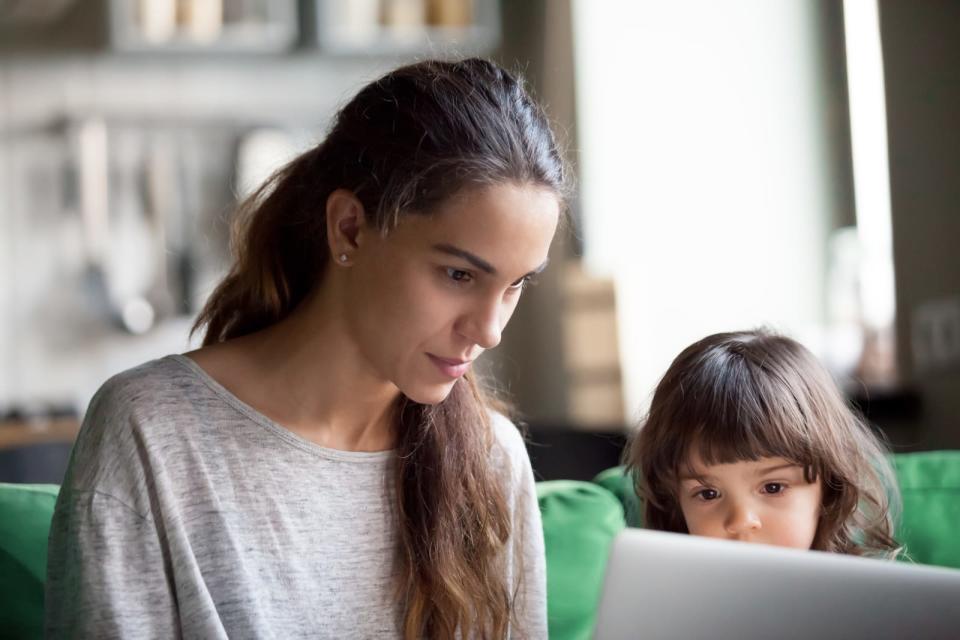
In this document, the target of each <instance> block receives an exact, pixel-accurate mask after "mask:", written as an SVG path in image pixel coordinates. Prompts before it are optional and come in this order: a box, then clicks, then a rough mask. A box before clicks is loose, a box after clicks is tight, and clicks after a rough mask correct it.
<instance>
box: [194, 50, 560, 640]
mask: <svg viewBox="0 0 960 640" xmlns="http://www.w3.org/2000/svg"><path fill="white" fill-rule="evenodd" d="M504 183H512V184H531V185H537V186H541V187H546V188H548V189H551V190H552V191H554V192H555V193H557V195H558V196H560V197H563V196H564V195H565V193H566V173H565V171H564V167H563V163H562V160H561V156H560V153H559V151H558V148H557V144H556V142H555V140H554V137H553V134H552V132H551V131H550V127H549V124H548V121H547V119H546V117H545V116H544V113H543V112H542V111H541V109H540V108H539V107H538V106H537V105H536V103H535V102H534V101H533V100H532V99H531V98H530V96H529V95H528V94H527V92H526V91H525V90H524V88H523V85H522V84H521V83H520V82H519V81H518V80H517V79H516V78H514V77H513V76H511V75H510V74H508V73H507V72H505V71H504V70H503V69H501V68H500V67H498V66H496V65H495V64H493V63H490V62H487V61H484V60H479V59H469V60H463V61H459V62H438V61H428V62H422V63H418V64H414V65H411V66H407V67H403V68H400V69H397V70H395V71H393V72H391V73H388V74H387V75H386V76H384V77H382V78H380V79H379V80H376V81H374V82H372V83H371V84H369V85H367V86H366V87H365V88H363V89H362V90H361V91H360V93H359V94H357V96H356V97H354V98H353V100H351V101H350V102H349V103H348V104H347V105H346V106H345V107H344V108H343V109H342V110H341V111H340V112H339V113H338V114H337V116H336V118H335V120H334V123H333V126H332V128H331V130H330V132H329V134H328V135H327V137H326V139H325V140H324V141H323V142H322V143H320V144H319V145H318V146H317V147H315V148H314V149H312V150H310V151H308V152H306V153H304V154H303V155H301V156H299V157H298V158H296V159H295V160H293V161H292V162H291V163H290V164H288V165H287V166H286V167H284V168H283V169H281V170H280V171H278V172H277V173H276V174H275V175H274V176H273V177H272V178H271V179H270V180H269V181H268V182H267V183H266V184H264V185H263V186H262V187H261V188H260V189H259V190H258V191H257V192H256V193H254V194H253V195H252V196H251V197H250V198H249V199H248V200H247V201H246V202H244V203H242V204H241V205H240V208H239V212H238V219H237V221H236V226H235V228H234V232H235V235H234V238H233V246H234V251H235V253H236V260H235V262H234V264H233V267H232V269H231V270H230V272H229V274H228V275H227V276H226V278H225V279H224V280H223V282H221V283H220V285H219V286H218V287H217V288H216V290H215V291H214V292H213V294H212V296H211V297H210V299H209V300H208V302H207V304H206V306H205V307H204V309H203V310H202V312H201V313H200V316H199V318H198V320H197V323H196V325H195V326H194V330H195V331H196V330H200V329H205V338H204V344H205V345H207V344H212V343H216V342H220V341H224V340H228V339H231V338H236V337H239V336H242V335H245V334H249V333H252V332H254V331H258V330H260V329H263V328H265V327H267V326H270V325H272V324H274V323H276V322H278V321H280V320H282V319H283V318H285V317H287V316H288V315H289V314H290V313H291V311H292V310H293V309H294V308H295V307H296V306H297V305H298V304H299V303H300V302H302V301H303V300H304V299H305V298H306V297H307V296H308V294H310V293H311V292H312V291H313V290H314V289H315V288H316V286H317V285H318V283H319V282H320V280H321V279H322V277H323V274H324V271H325V269H326V268H327V265H328V264H329V263H330V261H331V258H330V252H329V248H328V244H327V233H326V220H325V215H324V212H325V210H326V202H327V198H328V197H329V195H330V194H331V193H332V192H333V191H334V190H335V189H339V188H343V189H348V190H350V191H351V192H353V194H354V195H356V197H357V198H358V199H359V200H360V202H361V203H362V204H363V206H364V211H365V215H366V217H367V221H368V222H369V223H370V224H371V225H374V226H376V227H377V228H379V229H380V230H381V231H382V232H383V233H388V232H389V231H390V229H391V228H393V227H394V226H395V225H396V223H397V222H398V220H399V217H400V216H401V215H408V214H428V213H430V212H431V211H433V210H435V209H436V207H437V206H438V205H440V204H441V203H443V202H444V201H445V200H446V199H447V198H449V197H450V196H452V195H454V194H455V193H457V192H458V191H460V190H461V189H464V188H472V187H482V186H488V185H495V184H504ZM488 406H489V405H488V403H487V400H486V399H485V397H484V392H483V390H482V388H481V387H480V385H479V384H478V383H477V381H476V380H475V379H474V378H473V376H472V374H471V375H468V376H465V377H464V378H463V379H461V381H459V382H458V383H457V384H456V385H454V387H453V389H452V391H451V392H450V394H449V396H448V397H447V398H446V399H445V400H444V401H443V402H441V403H439V404H437V405H435V406H427V405H422V404H418V403H415V402H413V401H411V400H409V399H407V398H401V399H400V401H399V402H398V405H397V406H396V408H395V422H396V425H395V426H396V433H397V439H398V451H397V453H398V456H397V463H396V472H395V478H396V485H397V491H396V496H397V497H396V500H397V502H396V511H397V515H398V521H399V561H400V567H401V571H400V580H399V584H398V589H399V592H400V599H401V602H402V607H403V611H402V628H403V630H404V636H405V637H406V638H419V637H423V636H428V637H454V636H455V634H457V633H458V632H459V633H461V634H463V636H464V637H466V636H468V635H470V636H477V637H485V638H502V637H505V636H506V635H507V633H508V629H509V624H510V620H511V617H512V614H513V606H512V605H513V594H514V593H515V588H516V585H508V584H506V583H505V573H504V570H503V560H502V559H503V555H504V549H505V545H506V542H507V540H508V538H509V536H510V535H511V534H512V533H516V532H512V531H511V514H510V513H508V511H507V506H506V504H507V502H506V497H505V496H504V494H503V490H502V488H501V487H500V484H499V482H498V480H497V478H496V477H495V474H494V471H493V469H492V468H491V465H490V464H489V460H488V458H489V452H490V447H491V446H492V443H493V435H492V430H491V427H490V424H489V420H490V418H489V414H488Z"/></svg>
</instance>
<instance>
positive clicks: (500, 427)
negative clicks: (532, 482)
mask: <svg viewBox="0 0 960 640" xmlns="http://www.w3.org/2000/svg"><path fill="white" fill-rule="evenodd" d="M488 415H489V417H490V428H491V430H492V431H493V442H494V452H493V464H494V465H495V466H497V467H499V468H500V469H501V470H502V471H504V472H506V473H509V474H510V475H511V476H512V478H513V481H514V482H518V481H519V480H520V478H521V477H522V476H523V475H524V474H525V473H526V472H527V471H529V469H530V456H529V455H528V454H527V445H526V440H525V439H524V437H523V433H522V432H521V430H520V428H519V427H518V426H517V425H516V424H515V423H514V422H513V421H512V420H511V419H510V418H508V417H507V416H505V415H503V414H502V413H500V412H498V411H490V412H489V414H488Z"/></svg>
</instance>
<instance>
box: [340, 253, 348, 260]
mask: <svg viewBox="0 0 960 640" xmlns="http://www.w3.org/2000/svg"><path fill="white" fill-rule="evenodd" d="M346 261H347V254H345V253H341V254H340V262H346Z"/></svg>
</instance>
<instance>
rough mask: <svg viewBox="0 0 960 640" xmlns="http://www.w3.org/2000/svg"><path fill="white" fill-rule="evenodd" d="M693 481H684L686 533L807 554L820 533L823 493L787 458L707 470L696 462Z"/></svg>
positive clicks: (681, 492)
mask: <svg viewBox="0 0 960 640" xmlns="http://www.w3.org/2000/svg"><path fill="white" fill-rule="evenodd" d="M692 463H693V464H692V468H693V470H694V472H695V473H694V474H693V475H694V477H684V478H681V480H680V487H679V495H678V497H679V500H680V507H681V509H683V517H684V519H685V520H686V522H687V529H688V530H689V531H690V533H692V534H693V535H698V536H706V537H708V538H724V539H727V540H742V541H744V542H760V543H763V544H772V545H776V546H780V547H792V548H796V549H809V548H810V547H811V545H812V544H813V538H814V536H815V535H816V533H817V523H818V521H819V518H820V505H821V494H822V487H821V486H820V479H819V478H817V479H816V480H814V481H813V482H807V481H806V480H805V479H804V477H803V475H804V474H803V467H802V466H800V465H796V464H793V463H792V462H790V461H789V460H785V459H783V458H760V459H759V460H756V461H750V460H743V461H740V462H733V463H729V464H715V465H706V464H703V461H702V460H701V459H700V457H699V456H697V455H694V457H693V460H692Z"/></svg>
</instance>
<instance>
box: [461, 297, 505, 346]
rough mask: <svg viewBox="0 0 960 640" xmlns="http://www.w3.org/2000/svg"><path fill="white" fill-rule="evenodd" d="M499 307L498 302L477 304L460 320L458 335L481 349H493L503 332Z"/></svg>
mask: <svg viewBox="0 0 960 640" xmlns="http://www.w3.org/2000/svg"><path fill="white" fill-rule="evenodd" d="M500 306H501V305H500V303H499V301H497V302H496V303H494V302H488V301H484V302H482V303H479V304H477V305H476V306H475V307H474V308H473V309H471V310H470V311H469V313H468V314H467V315H466V316H465V317H464V318H463V319H462V321H461V325H460V333H461V334H462V335H463V336H464V337H465V338H467V339H468V340H470V341H471V342H473V343H474V344H476V345H477V346H479V347H482V348H483V349H493V348H494V347H495V346H497V345H498V344H500V337H501V335H502V332H503V321H502V319H501V309H500Z"/></svg>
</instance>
